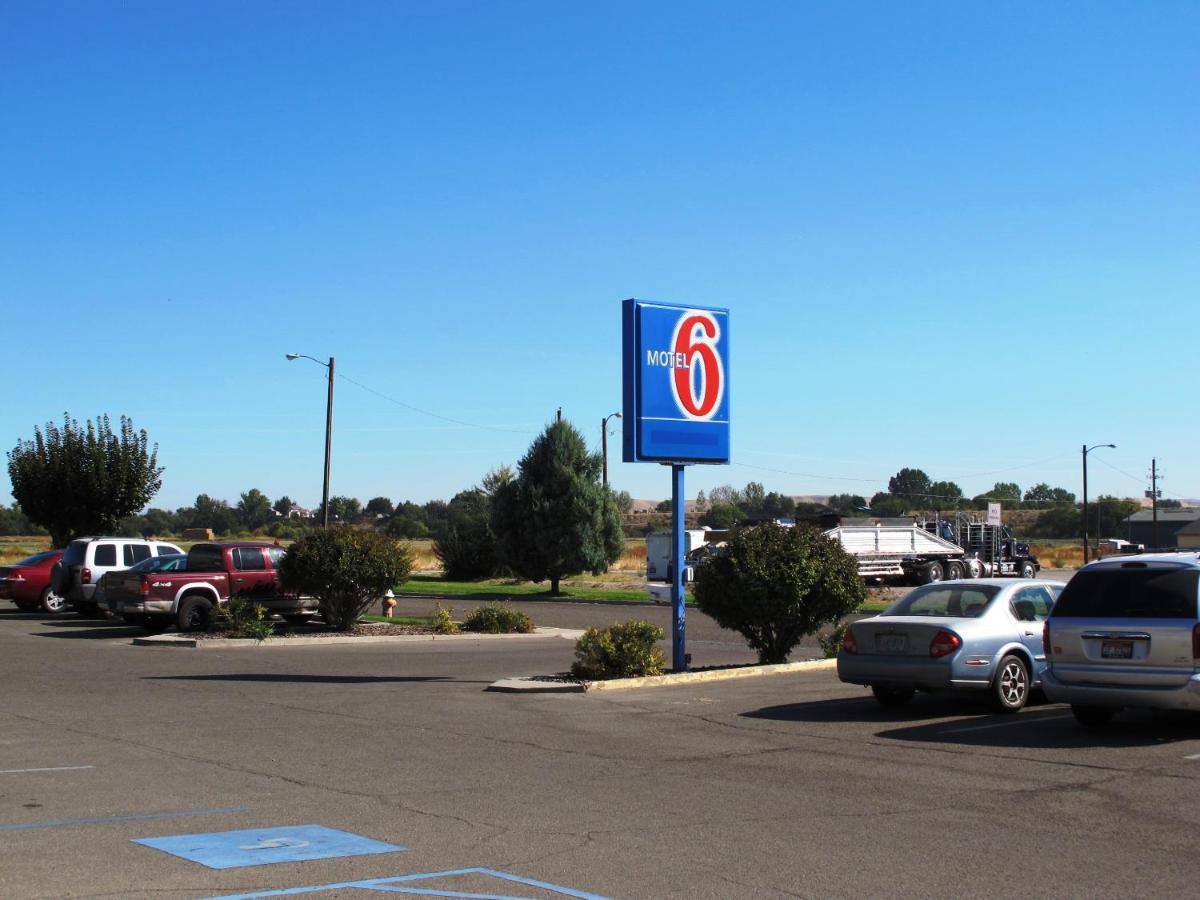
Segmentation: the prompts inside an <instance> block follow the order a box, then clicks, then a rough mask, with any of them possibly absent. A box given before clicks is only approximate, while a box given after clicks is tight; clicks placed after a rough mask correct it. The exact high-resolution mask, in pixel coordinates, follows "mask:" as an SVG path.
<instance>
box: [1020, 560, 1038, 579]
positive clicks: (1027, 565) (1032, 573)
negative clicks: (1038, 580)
mask: <svg viewBox="0 0 1200 900" xmlns="http://www.w3.org/2000/svg"><path fill="white" fill-rule="evenodd" d="M1019 571H1020V574H1021V577H1022V578H1034V577H1036V576H1037V567H1036V566H1034V564H1033V563H1031V562H1023V563H1021V568H1020V570H1019Z"/></svg>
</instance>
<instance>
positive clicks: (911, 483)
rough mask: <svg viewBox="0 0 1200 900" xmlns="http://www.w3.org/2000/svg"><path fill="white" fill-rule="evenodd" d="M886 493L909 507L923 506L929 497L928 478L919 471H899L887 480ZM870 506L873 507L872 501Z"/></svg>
mask: <svg viewBox="0 0 1200 900" xmlns="http://www.w3.org/2000/svg"><path fill="white" fill-rule="evenodd" d="M888 493H889V494H893V495H895V496H896V497H899V498H900V499H901V500H904V501H905V502H906V503H907V504H908V505H909V506H924V505H925V504H926V502H927V500H928V496H929V476H928V475H926V474H925V473H924V472H922V471H921V470H920V469H901V470H900V471H899V472H897V473H896V474H895V475H893V476H892V477H891V478H890V479H888ZM876 496H878V495H876ZM871 506H872V507H874V506H875V503H874V501H872V502H871Z"/></svg>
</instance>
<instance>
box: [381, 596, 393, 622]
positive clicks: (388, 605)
mask: <svg viewBox="0 0 1200 900" xmlns="http://www.w3.org/2000/svg"><path fill="white" fill-rule="evenodd" d="M395 608H396V595H395V594H393V593H392V592H391V590H388V592H387V593H386V594H384V595H383V614H384V615H385V616H387V617H388V618H389V619H390V618H391V617H392V610H393V609H395Z"/></svg>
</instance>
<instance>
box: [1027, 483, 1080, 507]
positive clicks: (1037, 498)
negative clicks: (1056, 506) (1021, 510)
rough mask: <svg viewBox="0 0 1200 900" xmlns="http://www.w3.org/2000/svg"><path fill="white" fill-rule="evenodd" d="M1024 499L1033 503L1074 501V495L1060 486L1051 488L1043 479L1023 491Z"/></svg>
mask: <svg viewBox="0 0 1200 900" xmlns="http://www.w3.org/2000/svg"><path fill="white" fill-rule="evenodd" d="M1025 500H1026V501H1030V502H1034V503H1074V502H1075V495H1074V494H1072V493H1071V492H1070V491H1068V490H1065V489H1063V488H1060V487H1056V488H1052V487H1050V485H1048V484H1046V482H1044V481H1043V482H1040V483H1038V484H1035V485H1034V486H1033V487H1031V488H1030V489H1029V490H1027V491H1026V492H1025Z"/></svg>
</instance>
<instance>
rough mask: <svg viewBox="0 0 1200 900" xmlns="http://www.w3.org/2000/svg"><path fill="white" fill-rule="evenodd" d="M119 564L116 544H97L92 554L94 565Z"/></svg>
mask: <svg viewBox="0 0 1200 900" xmlns="http://www.w3.org/2000/svg"><path fill="white" fill-rule="evenodd" d="M116 564H117V545H116V544H97V545H96V552H95V554H93V556H92V565H93V566H115V565H116Z"/></svg>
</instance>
